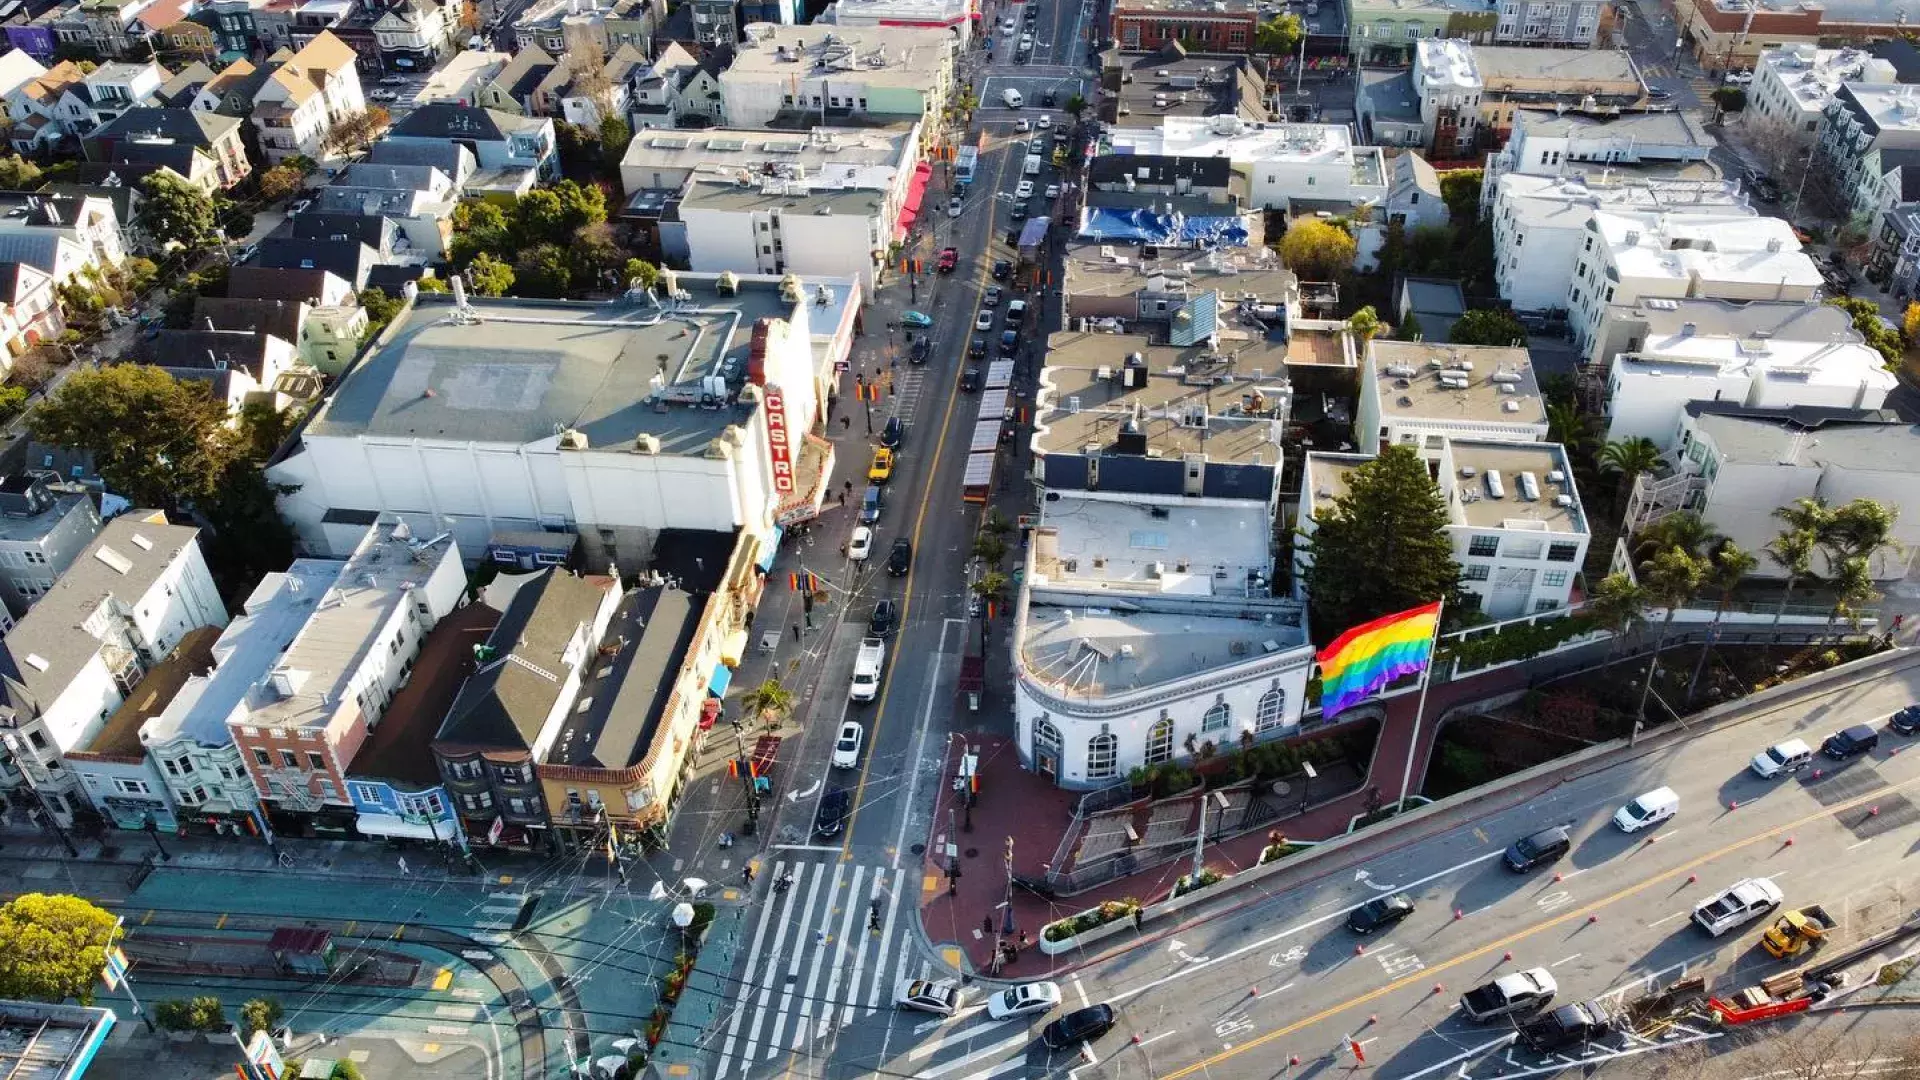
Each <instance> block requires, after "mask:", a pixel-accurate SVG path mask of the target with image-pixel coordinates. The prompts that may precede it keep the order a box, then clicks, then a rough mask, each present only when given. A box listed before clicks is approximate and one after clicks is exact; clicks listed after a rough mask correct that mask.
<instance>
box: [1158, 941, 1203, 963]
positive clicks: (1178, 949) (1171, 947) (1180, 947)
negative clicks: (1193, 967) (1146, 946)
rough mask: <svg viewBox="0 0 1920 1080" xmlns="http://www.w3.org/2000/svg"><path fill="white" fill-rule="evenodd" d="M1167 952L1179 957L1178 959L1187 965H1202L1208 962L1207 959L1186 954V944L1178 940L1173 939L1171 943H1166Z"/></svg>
mask: <svg viewBox="0 0 1920 1080" xmlns="http://www.w3.org/2000/svg"><path fill="white" fill-rule="evenodd" d="M1167 951H1168V952H1170V953H1172V954H1173V955H1175V956H1177V957H1179V958H1180V959H1182V960H1185V961H1186V962H1187V963H1189V964H1204V963H1206V962H1207V960H1208V958H1207V957H1204V956H1193V955H1190V954H1189V953H1188V952H1187V943H1186V942H1184V941H1181V940H1180V939H1179V938H1175V939H1173V940H1172V941H1169V942H1167Z"/></svg>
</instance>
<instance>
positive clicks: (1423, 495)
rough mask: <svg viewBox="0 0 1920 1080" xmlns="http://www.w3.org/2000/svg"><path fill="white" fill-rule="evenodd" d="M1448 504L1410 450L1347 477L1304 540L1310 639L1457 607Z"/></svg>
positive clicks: (1389, 453)
mask: <svg viewBox="0 0 1920 1080" xmlns="http://www.w3.org/2000/svg"><path fill="white" fill-rule="evenodd" d="M1450 522H1451V519H1450V518H1449V517H1448V516H1447V501H1446V499H1445V497H1444V496H1442V495H1441V494H1440V489H1439V488H1438V487H1436V486H1435V485H1434V482H1433V479H1432V477H1430V476H1429V475H1428V473H1427V465H1426V462H1425V461H1423V460H1421V458H1420V455H1419V454H1417V453H1415V452H1414V451H1413V450H1412V449H1411V448H1410V447H1406V446H1390V447H1388V448H1387V449H1386V450H1384V451H1382V452H1381V454H1380V456H1379V457H1377V458H1374V459H1373V460H1372V461H1369V462H1367V463H1365V464H1363V465H1361V466H1359V467H1358V468H1356V469H1354V470H1353V471H1352V472H1350V473H1349V474H1348V475H1347V490H1346V492H1345V493H1344V494H1342V495H1340V496H1339V497H1337V498H1335V499H1334V500H1333V505H1331V506H1329V507H1326V508H1324V509H1322V510H1320V511H1318V512H1317V513H1316V514H1315V516H1314V520H1313V529H1312V532H1311V534H1310V535H1308V536H1307V538H1306V539H1305V540H1304V541H1303V543H1304V544H1305V551H1306V553H1307V555H1308V557H1309V558H1310V559H1311V560H1312V562H1311V565H1310V566H1309V567H1308V569H1307V572H1306V585H1307V592H1308V593H1309V594H1310V595H1311V596H1312V605H1311V607H1310V610H1311V611H1312V613H1313V622H1314V640H1316V641H1330V640H1332V639H1333V638H1334V637H1335V636H1336V635H1338V634H1339V633H1341V632H1342V631H1345V630H1347V629H1350V628H1352V627H1355V626H1358V625H1360V624H1361V623H1363V622H1366V621H1368V620H1370V619H1376V618H1379V617H1380V616H1382V615H1387V614H1391V613H1393V612H1396V611H1404V610H1406V609H1407V608H1411V607H1418V606H1419V605H1421V604H1426V603H1431V602H1432V601H1434V600H1438V599H1446V600H1449V601H1457V599H1458V597H1459V588H1460V566H1459V564H1458V563H1456V562H1455V561H1454V558H1453V541H1452V539H1451V537H1450V535H1449V533H1448V527H1449V525H1450Z"/></svg>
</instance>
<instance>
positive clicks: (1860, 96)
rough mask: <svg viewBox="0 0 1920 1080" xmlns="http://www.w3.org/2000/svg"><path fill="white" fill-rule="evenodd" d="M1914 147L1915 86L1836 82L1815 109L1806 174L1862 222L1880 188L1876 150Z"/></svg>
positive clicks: (1918, 139) (1919, 143)
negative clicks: (1822, 105) (1816, 133)
mask: <svg viewBox="0 0 1920 1080" xmlns="http://www.w3.org/2000/svg"><path fill="white" fill-rule="evenodd" d="M1916 149H1920V86H1909V85H1903V84H1894V85H1890V86H1889V85H1870V84H1866V83H1842V84H1840V87H1839V89H1837V90H1836V91H1835V92H1834V94H1833V98H1832V100H1830V101H1829V102H1827V105H1826V108H1825V109H1824V110H1823V111H1822V113H1821V121H1820V131H1819V137H1818V139H1816V140H1815V142H1814V149H1813V160H1812V161H1811V162H1810V164H1809V169H1810V170H1811V171H1810V172H1809V176H1811V177H1813V178H1814V180H1815V182H1817V183H1823V184H1825V185H1827V187H1828V188H1829V189H1830V190H1831V191H1832V193H1833V198H1834V201H1835V202H1836V203H1838V204H1839V205H1840V206H1842V207H1844V208H1845V209H1846V212H1847V213H1848V214H1849V215H1851V216H1852V217H1853V218H1854V219H1855V220H1856V221H1857V222H1860V223H1862V224H1867V223H1868V218H1869V216H1870V215H1871V214H1872V213H1873V211H1874V208H1873V206H1872V201H1873V199H1874V197H1875V195H1876V194H1877V193H1878V191H1879V188H1880V178H1879V177H1878V176H1875V175H1874V174H1873V169H1874V166H1875V165H1876V164H1877V163H1878V154H1877V152H1881V151H1887V150H1916Z"/></svg>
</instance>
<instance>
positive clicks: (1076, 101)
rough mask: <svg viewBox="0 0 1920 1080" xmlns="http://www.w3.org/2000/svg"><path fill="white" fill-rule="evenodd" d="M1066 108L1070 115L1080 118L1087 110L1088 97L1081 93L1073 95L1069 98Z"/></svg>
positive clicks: (1076, 118)
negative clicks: (1082, 95)
mask: <svg viewBox="0 0 1920 1080" xmlns="http://www.w3.org/2000/svg"><path fill="white" fill-rule="evenodd" d="M1066 110H1067V115H1068V116H1071V117H1073V118H1074V119H1075V120H1078V119H1080V114H1081V113H1083V112H1086V111H1087V99H1086V98H1083V97H1081V96H1080V95H1079V94H1075V95H1073V96H1072V97H1070V98H1068V99H1067V104H1066Z"/></svg>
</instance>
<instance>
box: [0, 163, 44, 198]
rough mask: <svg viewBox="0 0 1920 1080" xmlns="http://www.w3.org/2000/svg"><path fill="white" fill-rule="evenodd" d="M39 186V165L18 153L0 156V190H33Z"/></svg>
mask: <svg viewBox="0 0 1920 1080" xmlns="http://www.w3.org/2000/svg"><path fill="white" fill-rule="evenodd" d="M39 186H40V166H38V165H35V164H34V163H33V162H31V161H28V160H27V159H26V158H23V157H21V156H20V155H19V154H8V155H7V156H6V157H0V190H4V191H33V190H36V189H38V188H39Z"/></svg>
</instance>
